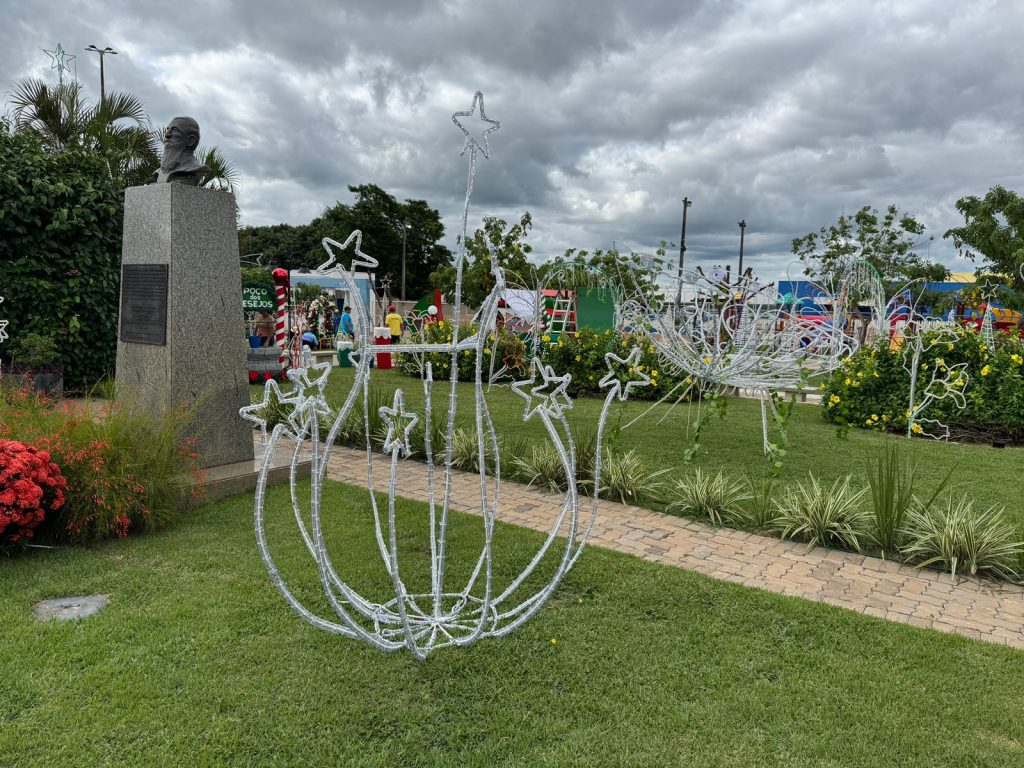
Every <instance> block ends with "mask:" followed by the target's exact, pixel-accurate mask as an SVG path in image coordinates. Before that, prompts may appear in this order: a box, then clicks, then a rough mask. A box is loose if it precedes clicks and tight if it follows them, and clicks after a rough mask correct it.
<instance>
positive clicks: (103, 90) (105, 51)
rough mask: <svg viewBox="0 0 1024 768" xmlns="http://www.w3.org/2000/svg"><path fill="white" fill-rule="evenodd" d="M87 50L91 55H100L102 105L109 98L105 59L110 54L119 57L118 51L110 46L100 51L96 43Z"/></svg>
mask: <svg viewBox="0 0 1024 768" xmlns="http://www.w3.org/2000/svg"><path fill="white" fill-rule="evenodd" d="M85 50H87V51H89V52H91V53H98V54H99V55H100V104H102V103H103V102H104V100H105V99H106V98H107V84H106V82H104V78H103V57H104V56H106V55H107V54H108V53H110V54H113V55H114V56H117V51H115V50H114V49H113V48H111V47H110V46H109V45H108V46H107V47H106V48H104V49H102V50H100V49H99V48H97V47H96V45H95V43H94V44H93V45H90V46H89V47H88V48H86V49H85Z"/></svg>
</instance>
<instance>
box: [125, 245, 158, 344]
mask: <svg viewBox="0 0 1024 768" xmlns="http://www.w3.org/2000/svg"><path fill="white" fill-rule="evenodd" d="M119 338H120V339H121V341H124V342H127V343H129V344H154V345H157V346H161V347H162V346H164V345H166V344H167V265H166V264H123V265H122V266H121V333H120V337H119Z"/></svg>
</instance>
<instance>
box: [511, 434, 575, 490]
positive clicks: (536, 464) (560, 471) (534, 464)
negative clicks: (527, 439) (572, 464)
mask: <svg viewBox="0 0 1024 768" xmlns="http://www.w3.org/2000/svg"><path fill="white" fill-rule="evenodd" d="M512 472H513V476H514V477H516V478H518V479H520V480H523V481H524V482H525V483H526V484H527V485H539V486H542V487H544V488H547V489H548V490H549V491H560V490H562V489H564V488H565V487H566V480H565V469H564V468H563V467H562V459H561V457H560V456H559V455H558V451H556V450H555V449H554V447H553V446H551V445H547V444H544V445H531V446H530V449H529V450H528V451H524V452H523V453H522V455H520V456H516V457H514V458H513V460H512Z"/></svg>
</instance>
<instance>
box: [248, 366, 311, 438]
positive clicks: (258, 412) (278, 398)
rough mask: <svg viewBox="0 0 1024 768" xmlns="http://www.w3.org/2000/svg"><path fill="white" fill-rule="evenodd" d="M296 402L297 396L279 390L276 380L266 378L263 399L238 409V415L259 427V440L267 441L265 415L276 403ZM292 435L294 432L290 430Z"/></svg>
mask: <svg viewBox="0 0 1024 768" xmlns="http://www.w3.org/2000/svg"><path fill="white" fill-rule="evenodd" d="M297 403H298V398H296V397H294V396H293V393H291V392H289V393H288V394H287V395H285V394H284V393H282V392H281V388H280V387H279V386H277V381H275V380H274V379H267V383H266V386H264V388H263V400H262V401H260V402H258V403H253V404H252V405H247V406H245V407H243V408H239V409H238V415H239V416H241V417H242V420H243V421H248V422H251V423H253V424H255V425H256V426H257V427H259V428H260V442H261V443H266V442H267V415H268V413H269V412H270V410H271V409H273V408H274V407H275V405H276V404H280V405H285V406H293V407H294V406H295V405H296V404H297ZM290 434H292V435H293V436H294V434H295V433H294V432H291V433H290Z"/></svg>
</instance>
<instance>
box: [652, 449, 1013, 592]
mask: <svg viewBox="0 0 1024 768" xmlns="http://www.w3.org/2000/svg"><path fill="white" fill-rule="evenodd" d="M870 485H871V487H870V491H871V493H870V494H869V493H868V490H869V489H868V488H863V487H861V488H858V487H857V486H856V485H855V484H854V482H853V480H852V478H851V477H849V476H847V477H845V478H841V479H839V480H836V481H835V482H834V483H832V484H831V485H827V484H822V483H820V482H819V481H818V480H817V478H815V477H814V476H813V475H811V476H809V477H808V479H807V480H806V481H805V482H798V483H796V484H795V486H793V487H792V488H790V489H787V490H786V491H784V492H782V493H778V494H777V493H775V492H774V489H773V488H772V487H771V484H770V481H768V482H766V483H763V484H760V485H758V484H751V483H749V482H748V483H740V482H737V481H735V480H734V479H732V478H729V477H727V476H725V475H723V474H722V473H718V474H717V475H715V476H713V477H712V476H711V475H710V474H708V473H705V472H703V471H702V470H699V469H698V470H696V471H694V472H693V473H692V474H690V475H689V476H688V477H686V478H684V479H682V480H679V481H677V483H676V486H675V494H674V495H675V500H674V501H672V502H670V503H669V504H668V506H667V509H668V510H669V511H677V512H680V513H682V514H685V515H687V516H690V517H697V518H701V519H705V520H708V521H710V522H712V523H715V524H718V525H722V524H724V525H728V526H731V527H736V528H743V529H747V530H757V531H764V532H768V533H771V534H774V535H778V536H780V537H781V538H783V539H791V540H794V541H805V542H807V543H808V544H809V545H810V546H824V547H834V548H838V549H846V550H851V551H855V552H864V553H866V554H881V555H882V556H883V557H886V556H890V557H896V558H898V559H900V560H902V561H904V562H907V563H910V564H914V565H917V566H918V567H928V566H937V567H941V568H942V569H944V570H947V571H949V572H950V573H951V574H954V575H955V574H957V573H964V572H966V573H970V574H971V575H972V576H988V577H991V578H995V579H1004V580H1018V579H1019V578H1020V574H1021V573H1022V572H1024V571H1022V566H1024V537H1022V534H1021V531H1019V530H1018V529H1017V527H1016V526H1015V525H1014V524H1013V523H1012V522H1011V521H1010V520H1009V519H1008V518H1007V517H1006V515H1005V513H1004V512H1003V510H1002V509H998V508H995V507H990V508H987V509H978V508H976V507H975V506H974V503H973V502H972V501H971V500H970V499H967V498H966V497H962V496H954V495H946V496H943V497H941V498H940V497H938V496H937V494H933V496H932V497H931V498H929V499H922V498H919V497H917V496H915V495H912V494H907V495H905V497H904V500H905V506H903V507H902V508H898V509H897V508H894V505H893V504H892V498H891V497H888V496H886V495H885V494H884V493H883V494H879V493H877V490H878V488H877V485H876V484H875V483H874V482H872V483H871V484H870ZM897 506H898V505H897ZM894 512H898V514H897V515H894ZM894 520H895V523H896V524H895V526H892V525H890V523H892V522H894ZM883 542H889V543H888V544H884V543H883Z"/></svg>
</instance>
